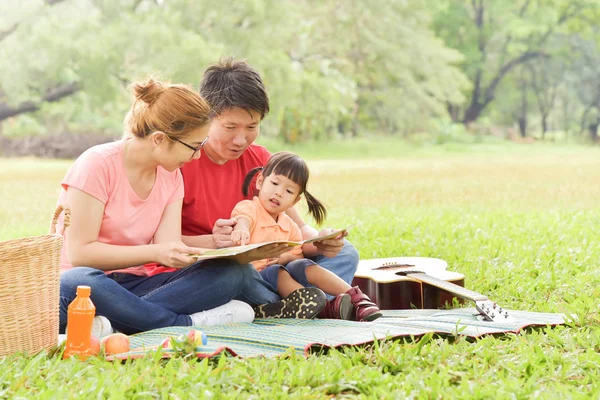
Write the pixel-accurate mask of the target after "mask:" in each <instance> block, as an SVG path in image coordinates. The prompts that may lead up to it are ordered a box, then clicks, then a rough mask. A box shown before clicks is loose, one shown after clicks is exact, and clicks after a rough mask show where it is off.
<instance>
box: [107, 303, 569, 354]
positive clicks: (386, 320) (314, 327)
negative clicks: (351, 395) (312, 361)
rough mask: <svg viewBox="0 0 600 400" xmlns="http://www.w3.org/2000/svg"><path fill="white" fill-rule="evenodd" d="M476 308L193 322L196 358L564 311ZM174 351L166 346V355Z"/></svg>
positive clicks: (449, 329)
mask: <svg viewBox="0 0 600 400" xmlns="http://www.w3.org/2000/svg"><path fill="white" fill-rule="evenodd" d="M476 314H477V311H476V310H475V309H474V308H460V309H452V310H385V311H383V317H381V318H379V319H377V320H375V321H373V322H353V321H343V320H333V319H313V320H302V319H257V320H255V321H254V322H252V323H234V324H228V325H220V326H211V327H196V329H200V330H202V331H203V332H204V333H206V335H207V336H208V343H207V345H205V346H199V347H197V348H196V356H197V357H199V358H206V357H214V356H218V355H220V354H222V353H226V354H229V355H232V356H239V357H257V356H264V357H274V356H279V355H282V354H289V353H290V352H294V353H297V354H302V355H307V354H309V353H311V352H314V351H321V350H323V349H327V348H339V347H343V346H351V345H363V344H367V343H372V342H373V341H374V340H393V339H397V338H402V337H407V338H417V337H420V336H422V335H424V334H426V333H429V332H433V333H437V334H441V335H452V336H466V337H469V338H478V337H480V336H483V335H490V334H505V333H518V332H519V331H521V330H522V329H523V328H525V327H529V326H555V325H560V324H564V323H565V322H566V317H565V316H564V315H563V314H553V313H536V312H527V311H514V310H513V311H511V315H512V316H513V317H514V320H512V321H506V322H504V321H503V322H487V321H483V320H482V319H481V318H480V317H479V316H477V315H476ZM189 329H190V327H186V326H178V327H169V328H161V329H155V330H152V331H148V332H143V333H139V334H136V335H132V336H131V337H130V340H131V348H132V350H131V351H129V352H127V353H122V354H118V355H115V356H114V358H115V359H127V358H137V357H142V356H144V355H146V354H148V352H149V351H153V350H154V349H156V348H157V347H158V346H159V345H160V343H161V342H162V341H163V340H164V339H165V338H166V337H177V336H180V335H182V334H184V333H186V332H187V331H188V330H189ZM172 355H173V350H168V349H165V350H164V354H163V356H164V357H170V356H172Z"/></svg>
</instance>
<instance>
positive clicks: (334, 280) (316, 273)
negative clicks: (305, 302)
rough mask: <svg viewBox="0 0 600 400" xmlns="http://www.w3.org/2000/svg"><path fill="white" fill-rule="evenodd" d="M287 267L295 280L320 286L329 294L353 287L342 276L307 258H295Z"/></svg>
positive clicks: (335, 294)
mask: <svg viewBox="0 0 600 400" xmlns="http://www.w3.org/2000/svg"><path fill="white" fill-rule="evenodd" d="M285 269H286V271H287V272H289V275H291V276H290V278H292V280H294V281H295V282H299V283H300V284H301V285H303V286H315V287H318V288H319V289H321V290H322V291H324V292H325V293H327V294H329V295H333V296H337V295H340V294H343V293H346V292H347V291H348V290H350V289H351V286H350V285H348V284H347V283H346V282H345V281H344V280H343V279H342V278H340V277H339V276H337V275H336V274H334V273H333V272H331V271H328V270H326V269H325V268H323V267H321V266H320V265H317V264H315V263H314V262H313V261H312V260H310V259H307V258H303V259H301V260H294V261H292V262H290V263H289V264H288V265H286V266H285ZM280 285H281V282H280Z"/></svg>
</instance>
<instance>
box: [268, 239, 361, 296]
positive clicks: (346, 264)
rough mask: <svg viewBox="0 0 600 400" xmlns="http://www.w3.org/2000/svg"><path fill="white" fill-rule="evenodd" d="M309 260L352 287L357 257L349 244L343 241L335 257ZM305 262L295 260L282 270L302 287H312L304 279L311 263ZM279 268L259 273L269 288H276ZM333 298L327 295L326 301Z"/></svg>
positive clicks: (274, 267) (320, 256) (275, 266)
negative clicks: (342, 245)
mask: <svg viewBox="0 0 600 400" xmlns="http://www.w3.org/2000/svg"><path fill="white" fill-rule="evenodd" d="M309 260H312V261H314V262H315V263H316V264H318V265H319V266H321V267H322V268H325V269H328V270H329V271H331V272H333V273H334V274H336V275H337V276H339V277H340V278H342V279H343V280H344V281H346V283H348V284H349V285H352V280H353V279H354V274H355V273H356V268H357V267H358V261H359V257H358V251H356V248H355V247H354V246H352V244H350V242H348V241H347V240H344V247H342V250H341V251H340V252H339V253H338V255H337V256H335V257H333V258H327V257H325V256H323V255H318V256H316V257H312V258H310V259H309ZM306 261H307V260H306V259H300V260H295V261H292V262H290V263H289V264H287V265H286V266H285V267H283V268H284V269H285V270H286V271H288V273H289V274H290V275H291V277H292V278H294V280H295V281H296V282H298V283H300V284H301V285H302V286H304V287H313V285H311V284H310V283H309V282H308V278H307V277H306V268H308V267H310V266H311V265H312V263H310V262H309V263H307V262H306ZM279 268H281V266H279V265H274V266H270V267H267V268H265V269H263V270H262V271H261V272H260V275H261V276H262V277H263V278H264V279H265V281H267V282H268V283H269V287H270V288H273V289H276V288H277V286H278V285H277V277H278V273H279ZM333 297H334V296H330V295H327V298H328V299H332V298H333Z"/></svg>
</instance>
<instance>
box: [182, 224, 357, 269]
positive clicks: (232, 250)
mask: <svg viewBox="0 0 600 400" xmlns="http://www.w3.org/2000/svg"><path fill="white" fill-rule="evenodd" d="M351 226H352V225H351ZM351 226H349V227H347V228H344V229H339V230H337V231H334V232H331V233H330V234H328V235H323V236H317V237H314V238H312V239H306V240H301V241H299V242H294V241H290V240H275V241H272V242H264V243H254V244H247V245H244V246H234V247H223V248H221V249H206V251H203V252H202V253H201V254H190V255H191V256H192V257H195V258H196V259H197V260H198V261H201V260H210V259H212V258H226V257H233V256H237V255H239V254H244V253H246V252H249V251H250V250H254V249H259V248H261V247H264V246H268V245H270V244H276V243H284V244H288V245H290V246H302V245H303V244H306V243H314V242H320V241H321V240H327V239H333V238H335V237H337V236H339V235H340V233H342V232H345V231H347V230H348V229H349V228H350V227H351Z"/></svg>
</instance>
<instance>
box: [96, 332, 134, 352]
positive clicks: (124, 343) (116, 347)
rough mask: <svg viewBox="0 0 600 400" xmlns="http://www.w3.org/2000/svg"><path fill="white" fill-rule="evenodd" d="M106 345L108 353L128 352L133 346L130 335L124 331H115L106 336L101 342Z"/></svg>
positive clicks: (105, 348)
mask: <svg viewBox="0 0 600 400" xmlns="http://www.w3.org/2000/svg"><path fill="white" fill-rule="evenodd" d="M100 344H101V345H102V346H104V351H105V352H106V354H119V353H126V352H128V351H129V349H130V348H131V345H130V343H129V336H127V335H124V334H122V333H113V334H110V335H108V336H106V337H104V338H102V341H101V342H100Z"/></svg>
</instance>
